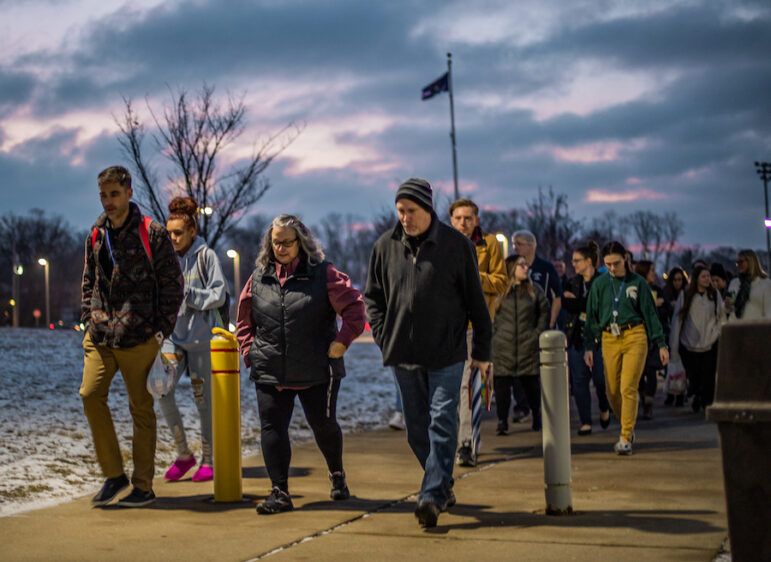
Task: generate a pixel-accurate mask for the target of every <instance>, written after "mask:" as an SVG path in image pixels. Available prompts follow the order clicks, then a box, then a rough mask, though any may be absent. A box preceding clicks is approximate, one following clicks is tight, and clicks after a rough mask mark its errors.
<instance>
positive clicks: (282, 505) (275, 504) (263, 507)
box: [257, 486, 294, 515]
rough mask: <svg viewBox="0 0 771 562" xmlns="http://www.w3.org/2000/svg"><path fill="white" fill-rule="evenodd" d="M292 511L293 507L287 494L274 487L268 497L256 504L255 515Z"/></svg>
mask: <svg viewBox="0 0 771 562" xmlns="http://www.w3.org/2000/svg"><path fill="white" fill-rule="evenodd" d="M293 509H294V505H293V504H292V498H291V497H289V494H287V493H286V492H282V491H281V490H280V489H279V488H278V487H275V486H274V487H273V489H272V490H271V491H270V495H269V496H268V497H267V498H265V501H263V502H260V503H258V504H257V513H260V514H262V515H272V514H273V513H280V512H282V511H292V510H293Z"/></svg>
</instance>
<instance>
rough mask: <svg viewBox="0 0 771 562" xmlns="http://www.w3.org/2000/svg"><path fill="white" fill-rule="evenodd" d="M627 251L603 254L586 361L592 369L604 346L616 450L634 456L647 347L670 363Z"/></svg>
mask: <svg viewBox="0 0 771 562" xmlns="http://www.w3.org/2000/svg"><path fill="white" fill-rule="evenodd" d="M626 255H627V251H626V249H625V248H624V246H623V245H621V244H620V243H619V242H615V241H614V242H609V243H607V244H606V245H605V247H604V248H603V249H602V256H603V261H604V262H605V267H607V268H608V273H607V274H606V275H602V276H600V277H598V278H597V279H596V280H595V281H594V283H593V284H592V288H591V291H590V292H589V298H588V300H587V304H586V316H587V318H586V325H585V326H584V344H585V349H586V352H585V354H584V360H585V361H586V364H587V365H588V366H589V368H591V367H592V365H593V363H594V350H595V348H596V347H597V345H598V344H601V345H602V356H603V359H604V363H605V387H606V391H607V393H608V400H609V401H610V405H611V408H612V409H613V412H614V413H615V415H616V418H618V419H619V420H620V422H621V435H620V437H619V440H618V442H617V443H616V444H615V446H614V447H613V450H614V451H616V453H618V454H619V455H630V454H632V442H633V441H634V426H635V422H636V421H637V402H638V393H637V387H638V385H639V384H640V377H641V376H642V372H643V368H644V367H645V359H646V356H647V354H648V341H649V340H650V341H651V343H652V345H655V346H657V347H658V348H659V357H660V359H661V363H662V364H663V365H666V364H667V363H668V362H669V352H668V351H667V346H666V343H665V340H664V331H663V330H662V328H661V323H660V322H659V319H658V316H657V315H656V305H655V304H654V302H653V296H652V294H651V290H650V287H648V283H647V282H646V281H645V279H643V278H642V277H640V276H639V275H637V274H636V273H634V272H632V271H629V269H628V268H627V264H626V261H625V258H626Z"/></svg>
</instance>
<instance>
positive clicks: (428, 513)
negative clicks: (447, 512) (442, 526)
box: [415, 502, 442, 529]
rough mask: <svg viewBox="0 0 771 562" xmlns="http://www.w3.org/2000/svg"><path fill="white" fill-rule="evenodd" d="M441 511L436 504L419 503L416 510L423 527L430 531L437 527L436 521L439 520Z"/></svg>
mask: <svg viewBox="0 0 771 562" xmlns="http://www.w3.org/2000/svg"><path fill="white" fill-rule="evenodd" d="M441 511H442V510H441V509H439V506H438V505H436V504H435V503H434V502H419V503H418V507H417V509H415V517H417V518H418V523H420V526H421V527H423V528H424V529H430V528H431V527H436V521H437V520H438V519H439V513H441Z"/></svg>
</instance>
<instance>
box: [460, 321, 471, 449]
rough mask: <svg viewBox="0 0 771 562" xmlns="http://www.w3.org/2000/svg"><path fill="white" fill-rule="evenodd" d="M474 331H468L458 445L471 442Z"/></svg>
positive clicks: (461, 391)
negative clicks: (472, 343) (470, 391)
mask: <svg viewBox="0 0 771 562" xmlns="http://www.w3.org/2000/svg"><path fill="white" fill-rule="evenodd" d="M473 335H474V332H473V331H472V330H469V331H468V332H467V333H466V345H467V348H468V356H467V357H466V362H465V363H464V364H463V379H461V383H460V402H458V417H459V424H458V445H459V446H463V445H470V444H471V404H470V400H469V385H470V384H471V340H472V336H473Z"/></svg>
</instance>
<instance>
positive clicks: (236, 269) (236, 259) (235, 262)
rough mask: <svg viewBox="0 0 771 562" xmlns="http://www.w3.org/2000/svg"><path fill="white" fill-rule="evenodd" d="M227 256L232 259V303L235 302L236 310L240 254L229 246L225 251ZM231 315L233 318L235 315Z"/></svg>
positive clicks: (239, 279) (239, 281) (239, 277)
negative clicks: (233, 286) (233, 288)
mask: <svg viewBox="0 0 771 562" xmlns="http://www.w3.org/2000/svg"><path fill="white" fill-rule="evenodd" d="M227 256H228V257H229V258H230V259H232V260H233V283H234V285H235V295H234V297H235V298H234V299H233V303H234V304H235V307H236V311H237V310H238V297H239V295H240V294H241V254H239V253H238V252H237V251H235V250H234V249H232V248H231V249H230V250H228V251H227ZM232 317H233V318H235V315H234V316H232Z"/></svg>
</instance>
